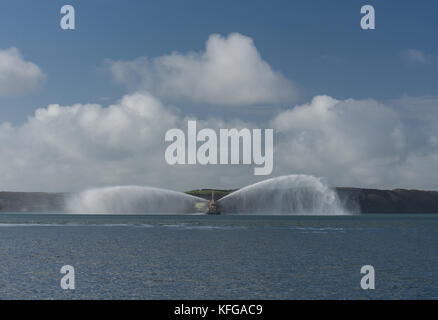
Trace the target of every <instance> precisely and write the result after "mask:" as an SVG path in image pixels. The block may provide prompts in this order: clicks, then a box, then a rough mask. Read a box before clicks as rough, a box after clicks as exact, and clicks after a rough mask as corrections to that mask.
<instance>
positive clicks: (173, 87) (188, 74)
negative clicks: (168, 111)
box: [107, 33, 297, 106]
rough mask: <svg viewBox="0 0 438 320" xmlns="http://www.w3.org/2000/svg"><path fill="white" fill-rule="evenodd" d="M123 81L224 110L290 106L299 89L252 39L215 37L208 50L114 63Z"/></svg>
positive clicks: (112, 68) (115, 73)
mask: <svg viewBox="0 0 438 320" xmlns="http://www.w3.org/2000/svg"><path fill="white" fill-rule="evenodd" d="M107 63H108V66H109V69H110V71H111V73H112V75H113V77H114V79H115V80H116V81H117V82H120V83H124V84H127V85H128V86H130V87H131V88H134V89H136V88H138V87H140V88H142V89H146V90H148V91H150V92H152V93H154V94H155V95H157V96H159V97H162V98H169V99H173V100H178V101H179V100H180V99H184V100H186V101H190V102H195V103H205V104H213V105H223V106H246V105H257V104H268V105H269V104H277V103H290V102H292V101H293V100H295V98H296V97H297V90H296V89H295V87H294V86H293V85H292V83H291V82H290V81H289V80H287V79H286V78H285V77H284V76H283V75H282V74H281V73H279V72H276V71H274V70H273V69H272V68H271V66H270V65H269V64H268V63H267V62H266V61H264V60H263V59H262V57H261V56H260V54H259V52H258V51H257V48H256V47H255V45H254V43H253V41H252V39H251V38H249V37H246V36H243V35H241V34H239V33H232V34H230V35H229V36H228V37H222V36H220V35H217V34H213V35H211V36H210V37H209V39H208V40H207V43H206V49H205V51H204V52H199V53H197V52H189V53H186V54H181V53H176V52H175V53H172V54H169V55H164V56H161V57H158V58H154V59H151V60H149V59H148V58H146V57H142V58H138V59H136V60H134V61H108V62H107Z"/></svg>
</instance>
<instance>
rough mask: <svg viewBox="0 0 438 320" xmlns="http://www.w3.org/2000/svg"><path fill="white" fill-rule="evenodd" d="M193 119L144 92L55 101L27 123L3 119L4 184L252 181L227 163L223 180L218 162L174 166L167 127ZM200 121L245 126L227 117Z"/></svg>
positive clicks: (178, 185)
mask: <svg viewBox="0 0 438 320" xmlns="http://www.w3.org/2000/svg"><path fill="white" fill-rule="evenodd" d="M188 119H189V118H186V117H185V116H183V115H181V114H179V111H178V110H176V109H172V108H170V107H167V106H165V105H163V104H162V103H161V102H160V101H159V100H157V99H156V98H155V97H153V96H152V95H150V94H149V93H145V92H143V93H134V94H129V95H125V96H124V97H123V98H122V99H121V100H120V101H119V102H118V103H117V104H114V105H110V106H105V107H104V106H101V105H99V104H76V105H72V106H60V105H57V104H53V105H49V106H47V107H45V108H40V109H37V110H36V111H35V114H34V115H33V116H32V117H29V119H28V120H27V121H26V122H25V123H24V124H22V125H19V126H14V125H11V124H9V123H6V122H5V123H2V124H1V125H0V145H1V146H2V157H0V176H1V177H2V179H0V190H22V191H23V190H24V191H25V190H28V191H75V190H80V189H82V188H87V187H90V186H108V185H130V184H138V185H149V186H155V187H164V188H171V189H175V190H184V189H185V188H189V187H195V186H196V187H199V186H201V185H208V183H209V182H211V181H215V182H216V181H218V183H220V184H224V183H225V182H230V181H234V183H235V184H236V185H237V184H238V183H239V182H241V181H249V182H251V181H253V180H251V179H252V171H253V169H252V167H251V168H249V167H246V168H243V170H242V168H241V167H240V166H233V167H230V168H226V169H225V170H223V171H222V173H223V175H222V177H220V178H217V177H215V175H216V174H217V173H218V171H220V170H219V168H217V167H216V168H215V167H214V166H213V168H212V167H206V166H202V167H201V166H169V165H168V164H167V163H166V162H165V158H164V154H165V149H166V147H167V145H168V143H167V144H166V143H165V141H164V136H165V132H166V131H167V130H168V129H171V128H182V129H184V127H185V126H186V125H187V120H188ZM198 125H199V128H201V127H209V128H218V127H225V126H226V125H232V126H233V127H242V126H247V124H245V123H243V122H240V121H235V122H232V123H227V124H225V123H224V122H223V120H221V119H208V120H202V121H198ZM239 173H240V174H243V176H241V177H240V179H239ZM245 177H246V178H245ZM227 178H229V179H230V180H227ZM245 179H249V180H245Z"/></svg>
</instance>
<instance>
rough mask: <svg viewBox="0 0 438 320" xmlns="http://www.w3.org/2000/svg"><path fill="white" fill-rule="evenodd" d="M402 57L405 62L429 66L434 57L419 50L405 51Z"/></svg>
mask: <svg viewBox="0 0 438 320" xmlns="http://www.w3.org/2000/svg"><path fill="white" fill-rule="evenodd" d="M401 57H402V59H403V60H404V61H406V62H408V63H412V64H428V63H430V62H431V60H432V56H430V55H428V54H425V53H424V52H423V51H421V50H417V49H406V50H403V51H402V52H401Z"/></svg>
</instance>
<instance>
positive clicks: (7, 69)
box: [0, 47, 46, 96]
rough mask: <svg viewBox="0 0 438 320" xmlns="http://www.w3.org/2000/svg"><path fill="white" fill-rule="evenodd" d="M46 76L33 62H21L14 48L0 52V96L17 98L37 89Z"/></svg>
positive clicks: (21, 59) (18, 53)
mask: <svg viewBox="0 0 438 320" xmlns="http://www.w3.org/2000/svg"><path fill="white" fill-rule="evenodd" d="M45 79H46V76H45V74H44V73H43V72H42V71H41V69H40V68H39V67H38V66H37V65H36V64H35V63H33V62H28V61H25V60H23V58H22V57H21V55H20V52H19V51H18V49H16V48H13V47H11V48H9V49H6V50H0V96H17V95H23V94H26V93H29V92H32V91H34V90H36V89H38V88H39V87H40V86H41V85H42V84H43V83H44V81H45Z"/></svg>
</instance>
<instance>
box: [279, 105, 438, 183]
mask: <svg viewBox="0 0 438 320" xmlns="http://www.w3.org/2000/svg"><path fill="white" fill-rule="evenodd" d="M431 112H432V113H431ZM437 112H438V99H435V100H434V99H428V100H425V99H421V98H410V99H403V100H399V101H395V102H394V104H382V103H379V102H378V101H375V100H372V99H369V100H354V99H347V100H336V99H334V98H331V97H328V96H318V97H315V98H314V99H313V100H312V101H311V102H310V103H308V104H304V105H301V106H296V107H294V108H292V109H290V110H288V111H285V112H281V113H280V114H278V115H277V116H276V117H275V118H274V119H273V120H272V122H271V125H272V126H273V127H274V128H276V129H277V130H278V133H277V136H278V140H277V145H276V153H275V156H276V157H277V168H278V170H279V171H280V172H281V173H283V172H291V171H292V172H300V173H310V174H314V175H318V176H324V177H327V178H328V180H329V181H330V182H332V183H334V184H336V185H340V186H363V187H375V188H376V187H377V188H394V187H405V188H420V189H424V188H430V189H437V188H438V183H437V182H436V181H437V178H438V174H437V173H435V172H436V163H437V162H435V163H434V161H435V160H436V159H438V144H437V137H438V128H437V126H436V124H434V123H433V120H432V119H436V117H435V118H434V115H436V114H437ZM434 167H435V169H434Z"/></svg>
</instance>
